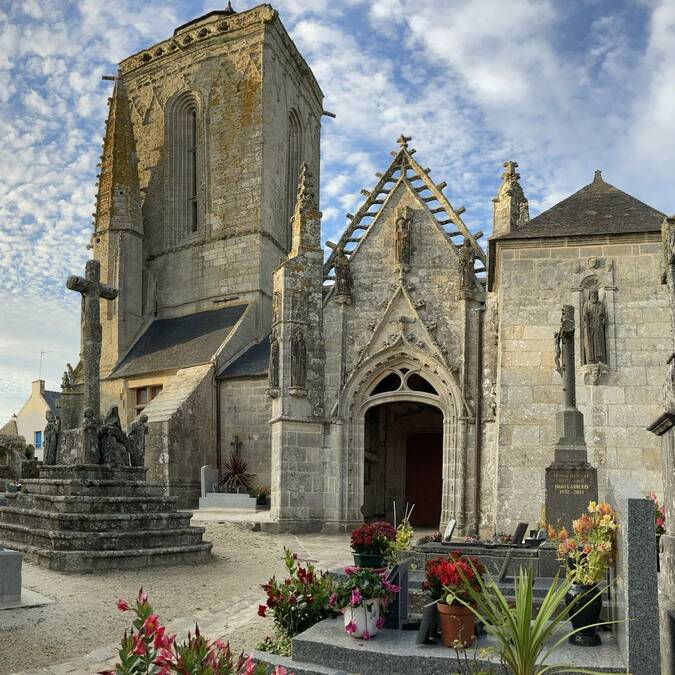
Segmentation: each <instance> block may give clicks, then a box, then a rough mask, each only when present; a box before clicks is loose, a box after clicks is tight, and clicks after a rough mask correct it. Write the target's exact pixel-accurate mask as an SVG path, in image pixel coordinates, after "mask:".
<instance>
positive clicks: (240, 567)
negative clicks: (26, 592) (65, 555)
mask: <svg viewBox="0 0 675 675" xmlns="http://www.w3.org/2000/svg"><path fill="white" fill-rule="evenodd" d="M204 525H205V526H206V534H205V535H204V539H205V540H207V541H211V542H213V561H212V562H210V563H208V564H205V565H199V566H180V567H174V568H156V569H146V570H133V571H124V572H105V573H97V574H78V575H65V574H60V573H58V572H52V571H49V570H45V569H42V568H40V567H37V566H35V565H31V564H28V563H24V565H23V586H24V588H29V589H31V590H33V591H36V592H38V593H41V594H42V595H46V596H48V597H50V598H53V599H54V600H56V602H55V603H53V604H50V605H46V606H43V607H36V608H32V609H16V610H4V611H0V673H2V674H5V673H13V672H15V671H25V670H33V669H38V668H45V667H49V666H53V665H54V664H56V663H60V662H62V661H67V660H71V659H75V658H77V657H81V656H83V655H85V654H87V653H89V652H91V651H93V650H95V649H97V648H99V647H102V646H107V645H111V644H114V643H115V642H116V641H117V640H118V639H119V638H120V637H121V636H122V634H123V633H124V630H125V628H127V627H128V625H129V615H128V614H126V613H121V612H119V611H117V609H116V608H115V601H116V600H117V598H120V597H121V598H125V599H127V600H132V599H133V598H135V597H136V594H137V593H138V589H139V588H140V587H141V586H143V588H144V589H145V590H146V591H147V593H148V595H149V596H150V600H151V602H152V604H153V607H154V609H155V611H156V612H157V613H158V614H159V616H160V618H161V619H162V620H163V621H164V622H166V623H169V622H172V621H174V620H176V619H179V618H184V617H190V621H192V617H198V618H199V621H200V623H202V624H206V625H208V624H209V620H210V619H211V618H213V617H211V616H210V614H209V612H210V608H213V607H215V606H217V605H222V604H223V603H225V605H226V606H227V603H229V602H231V603H232V605H233V608H234V607H236V608H237V613H238V615H239V620H238V621H236V622H234V623H233V624H232V626H231V629H230V627H229V626H228V624H225V625H223V630H224V631H225V634H224V635H210V634H208V633H207V635H208V637H210V638H213V639H215V638H216V637H224V638H225V639H229V640H230V641H231V643H232V647H233V649H235V650H237V651H239V650H243V649H246V650H250V649H252V648H253V647H254V646H255V644H256V643H257V642H258V641H259V640H261V639H262V638H263V637H265V635H268V634H271V632H272V622H271V620H269V619H261V618H259V617H257V616H256V613H255V603H256V602H258V601H262V599H263V595H264V594H263V592H262V590H261V589H260V587H259V586H260V584H262V583H264V582H266V581H267V579H269V577H270V576H272V574H277V575H282V574H283V572H284V567H283V559H282V557H283V543H284V542H283V540H282V539H280V538H278V537H274V536H271V535H268V534H264V533H261V532H250V531H247V530H244V529H241V528H239V527H236V526H232V525H225V524H207V523H204ZM286 543H287V544H291V545H292V543H293V542H288V541H287V542H286ZM298 543H299V542H298ZM294 548H295V547H294ZM249 607H251V609H250V610H249ZM249 611H250V614H251V618H252V620H251V621H250V622H248V614H249ZM221 614H225V612H221ZM213 625H214V626H215V625H218V624H217V623H213ZM228 631H229V632H228ZM180 637H182V635H179V638H180Z"/></svg>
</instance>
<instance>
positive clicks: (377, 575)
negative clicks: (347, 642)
mask: <svg viewBox="0 0 675 675" xmlns="http://www.w3.org/2000/svg"><path fill="white" fill-rule="evenodd" d="M345 574H346V575H347V576H346V578H345V580H344V581H343V582H342V583H341V584H340V585H339V586H338V589H337V591H336V595H335V597H334V602H335V604H336V605H337V606H338V607H340V611H342V612H343V613H344V626H345V631H346V632H347V633H348V634H349V635H351V636H352V637H353V638H360V639H362V640H369V639H370V638H371V637H373V636H374V635H376V634H377V633H379V631H380V630H381V629H382V628H383V627H384V610H385V608H386V607H387V605H388V604H389V602H391V601H392V600H393V599H394V597H395V595H396V594H397V593H398V592H399V590H400V589H399V587H398V586H395V585H394V584H392V583H390V582H389V581H388V580H387V574H386V572H378V571H376V570H373V569H371V568H368V567H346V568H345Z"/></svg>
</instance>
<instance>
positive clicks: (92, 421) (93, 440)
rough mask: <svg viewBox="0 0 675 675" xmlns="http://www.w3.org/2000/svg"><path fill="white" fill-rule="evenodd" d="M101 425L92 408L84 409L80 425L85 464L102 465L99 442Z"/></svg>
mask: <svg viewBox="0 0 675 675" xmlns="http://www.w3.org/2000/svg"><path fill="white" fill-rule="evenodd" d="M98 427H99V423H98V420H97V419H96V417H95V416H94V411H93V410H92V409H91V408H85V409H84V417H83V419H82V424H81V425H80V432H81V434H82V450H83V459H84V463H85V464H101V463H102V462H101V450H100V447H99V441H98Z"/></svg>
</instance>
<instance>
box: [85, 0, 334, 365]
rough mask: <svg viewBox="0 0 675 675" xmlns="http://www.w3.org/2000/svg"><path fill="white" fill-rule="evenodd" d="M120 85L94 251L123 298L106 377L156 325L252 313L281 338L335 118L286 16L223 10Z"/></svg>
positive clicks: (144, 61) (178, 34)
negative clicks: (279, 319) (279, 286)
mask: <svg viewBox="0 0 675 675" xmlns="http://www.w3.org/2000/svg"><path fill="white" fill-rule="evenodd" d="M115 79H116V81H115V88H114V92H113V96H112V99H111V106H110V114H109V118H108V122H107V127H106V137H105V144H104V152H103V159H102V167H101V177H100V187H99V197H98V206H97V213H96V228H95V234H94V240H93V244H94V256H95V257H96V258H97V259H99V260H100V261H101V268H102V280H103V281H104V282H105V283H108V284H111V285H113V286H116V287H119V288H120V299H119V300H118V301H116V303H114V306H113V307H112V308H106V310H105V312H104V313H103V331H104V344H103V355H102V364H101V365H102V371H103V375H104V376H105V375H106V374H109V373H111V371H113V376H114V368H115V364H119V363H120V360H121V359H123V358H124V356H125V354H126V353H127V352H128V350H129V348H130V347H131V346H132V345H133V344H134V342H135V341H136V340H137V338H138V337H139V335H140V334H141V333H142V332H143V331H145V330H146V328H147V327H148V326H149V325H150V324H151V322H152V321H154V320H162V319H169V318H177V317H187V316H189V315H192V314H195V313H202V312H209V311H211V310H217V309H222V308H224V307H228V306H230V305H233V304H234V305H244V304H245V305H246V306H248V307H249V308H251V307H254V308H255V309H254V314H255V319H254V323H255V331H254V332H255V333H257V336H258V337H259V338H260V337H262V336H264V335H267V334H268V332H269V327H270V323H271V297H272V271H273V270H274V268H275V267H276V266H277V265H278V264H279V263H280V262H281V260H283V259H285V257H286V255H287V254H288V251H289V249H290V246H291V241H290V239H291V235H290V217H291V216H292V212H293V207H294V202H295V192H296V185H297V176H298V173H299V169H300V166H301V164H302V163H303V162H304V163H306V164H307V166H308V168H309V170H310V171H311V172H312V174H313V175H314V176H316V177H318V174H319V135H320V118H321V113H322V110H323V107H322V99H323V94H322V92H321V90H320V89H319V86H318V84H317V83H316V80H315V79H314V76H313V75H312V73H311V71H310V70H309V68H308V67H307V65H306V63H305V61H304V60H303V58H302V57H301V56H300V54H299V53H298V51H297V49H296V48H295V45H294V44H293V42H292V41H291V40H290V38H289V37H288V34H287V33H286V31H285V29H284V27H283V25H282V24H281V21H280V20H279V17H278V14H277V12H276V11H275V10H273V9H272V8H271V7H270V6H269V5H259V6H258V7H254V8H253V9H250V10H248V11H245V12H241V13H236V12H234V10H232V9H231V7H229V6H228V9H226V10H222V11H213V12H210V13H208V14H206V15H205V16H202V17H200V18H198V19H195V20H193V21H190V22H189V23H186V24H185V25H183V26H180V27H179V28H177V29H176V30H175V31H174V34H173V36H172V37H171V38H169V39H167V40H164V41H163V42H160V43H159V44H156V45H154V46H153V47H150V48H149V49H145V50H143V51H141V52H139V53H137V54H135V55H133V56H131V57H129V58H127V59H125V60H124V61H122V62H121V63H120V65H119V69H118V72H117V76H116V78H115Z"/></svg>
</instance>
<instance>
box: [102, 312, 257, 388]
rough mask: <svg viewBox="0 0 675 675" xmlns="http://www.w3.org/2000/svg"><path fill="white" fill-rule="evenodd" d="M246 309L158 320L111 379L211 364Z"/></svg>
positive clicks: (119, 365) (118, 366)
mask: <svg viewBox="0 0 675 675" xmlns="http://www.w3.org/2000/svg"><path fill="white" fill-rule="evenodd" d="M247 306H248V305H245V304H244V305H235V306H233V307H223V308H222V309H216V310H212V311H209V312H198V313H196V314H189V315H188V316H181V317H176V318H173V319H156V320H155V321H153V322H152V323H151V324H150V325H149V326H148V328H147V330H146V331H145V333H143V335H142V336H141V337H140V338H139V339H138V341H137V342H136V344H135V345H134V346H133V347H132V348H131V350H130V351H129V352H128V353H127V355H126V356H125V357H124V358H123V359H122V360H121V362H120V363H119V364H118V365H117V366H116V367H115V370H114V371H113V373H112V377H130V376H132V375H142V374H144V373H152V372H159V371H162V370H174V369H177V368H187V367H189V366H197V365H201V364H203V363H208V362H209V361H210V360H211V358H212V357H213V355H214V354H215V353H216V352H217V351H218V348H219V347H220V345H221V344H222V343H223V342H224V341H225V338H226V337H227V336H228V335H229V334H230V332H231V331H232V329H233V328H234V326H235V324H236V323H237V321H239V319H240V318H241V316H242V314H243V313H244V311H245V309H246V307H247Z"/></svg>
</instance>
